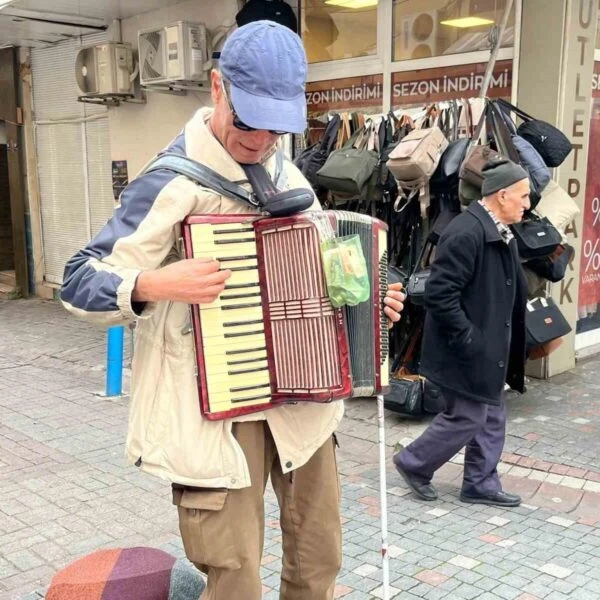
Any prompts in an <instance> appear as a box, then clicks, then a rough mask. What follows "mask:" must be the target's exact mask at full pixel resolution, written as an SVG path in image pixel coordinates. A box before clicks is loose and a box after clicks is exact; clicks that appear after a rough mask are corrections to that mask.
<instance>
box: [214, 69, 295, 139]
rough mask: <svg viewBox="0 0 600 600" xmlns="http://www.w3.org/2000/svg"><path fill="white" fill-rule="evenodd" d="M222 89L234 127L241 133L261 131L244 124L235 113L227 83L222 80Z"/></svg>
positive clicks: (277, 132) (279, 132)
mask: <svg viewBox="0 0 600 600" xmlns="http://www.w3.org/2000/svg"><path fill="white" fill-rule="evenodd" d="M221 89H222V90H223V95H224V96H225V100H226V101H227V106H229V110H230V111H231V114H232V115H233V126H234V127H235V128H236V129H239V130H240V131H259V130H258V129H256V127H250V125H246V123H244V121H242V120H241V119H240V118H239V117H238V116H237V113H236V112H235V108H233V104H232V103H231V100H230V99H229V94H228V93H227V88H226V87H225V81H224V80H223V79H221ZM268 131H269V133H271V134H272V135H286V134H287V133H288V132H287V131H276V130H274V129H269V130H268Z"/></svg>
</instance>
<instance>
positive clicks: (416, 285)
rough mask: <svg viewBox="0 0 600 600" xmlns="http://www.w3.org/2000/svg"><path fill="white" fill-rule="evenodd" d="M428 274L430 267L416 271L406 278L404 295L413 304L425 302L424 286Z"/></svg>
mask: <svg viewBox="0 0 600 600" xmlns="http://www.w3.org/2000/svg"><path fill="white" fill-rule="evenodd" d="M430 276H431V269H429V268H426V269H421V270H419V271H416V272H415V273H413V274H412V275H411V276H410V277H409V278H408V284H407V286H406V295H407V296H408V298H409V300H410V301H411V302H412V303H413V304H416V305H418V306H422V305H423V304H424V303H425V288H426V286H427V282H428V281H429V277H430Z"/></svg>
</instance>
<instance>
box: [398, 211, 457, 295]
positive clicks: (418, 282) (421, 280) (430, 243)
mask: <svg viewBox="0 0 600 600" xmlns="http://www.w3.org/2000/svg"><path fill="white" fill-rule="evenodd" d="M445 218H446V217H445ZM448 218H450V217H449V216H448ZM438 220H439V217H438ZM436 223H437V220H436ZM443 227H444V226H443V224H441V227H440V229H443ZM438 231H439V229H437V228H435V227H434V228H433V229H432V230H431V232H430V233H429V235H428V236H427V238H426V239H425V241H424V242H423V246H422V248H421V252H419V256H418V258H417V260H416V262H415V268H414V270H413V272H412V273H411V275H410V277H409V278H408V283H407V284H406V297H407V299H408V300H410V301H411V302H412V303H413V304H416V305H417V306H423V304H425V289H426V287H427V282H428V281H429V278H430V277H431V268H430V267H429V263H430V261H431V255H432V254H433V248H434V246H435V245H436V244H437V242H438V240H439V237H440V235H441V233H438Z"/></svg>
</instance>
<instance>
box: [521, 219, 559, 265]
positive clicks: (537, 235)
mask: <svg viewBox="0 0 600 600" xmlns="http://www.w3.org/2000/svg"><path fill="white" fill-rule="evenodd" d="M510 228H511V230H512V232H513V234H514V236H515V238H516V240H517V247H518V249H519V256H520V257H521V258H522V259H523V260H531V259H532V258H542V257H544V256H549V255H550V254H552V253H553V252H554V251H555V250H556V248H557V247H558V245H559V244H560V243H561V242H562V235H561V233H560V231H558V229H556V227H554V225H552V223H550V221H549V220H548V219H547V218H546V217H539V216H538V215H536V214H535V213H533V212H532V213H530V214H529V215H528V216H527V217H525V219H523V221H521V222H520V223H514V224H513V225H511V226H510Z"/></svg>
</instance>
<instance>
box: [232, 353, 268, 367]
mask: <svg viewBox="0 0 600 600" xmlns="http://www.w3.org/2000/svg"><path fill="white" fill-rule="evenodd" d="M264 360H267V355H266V354H265V355H264V356H263V357H261V358H248V359H246V360H232V361H229V360H228V361H227V366H228V367H236V366H239V365H249V364H252V363H256V362H263V361H264Z"/></svg>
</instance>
